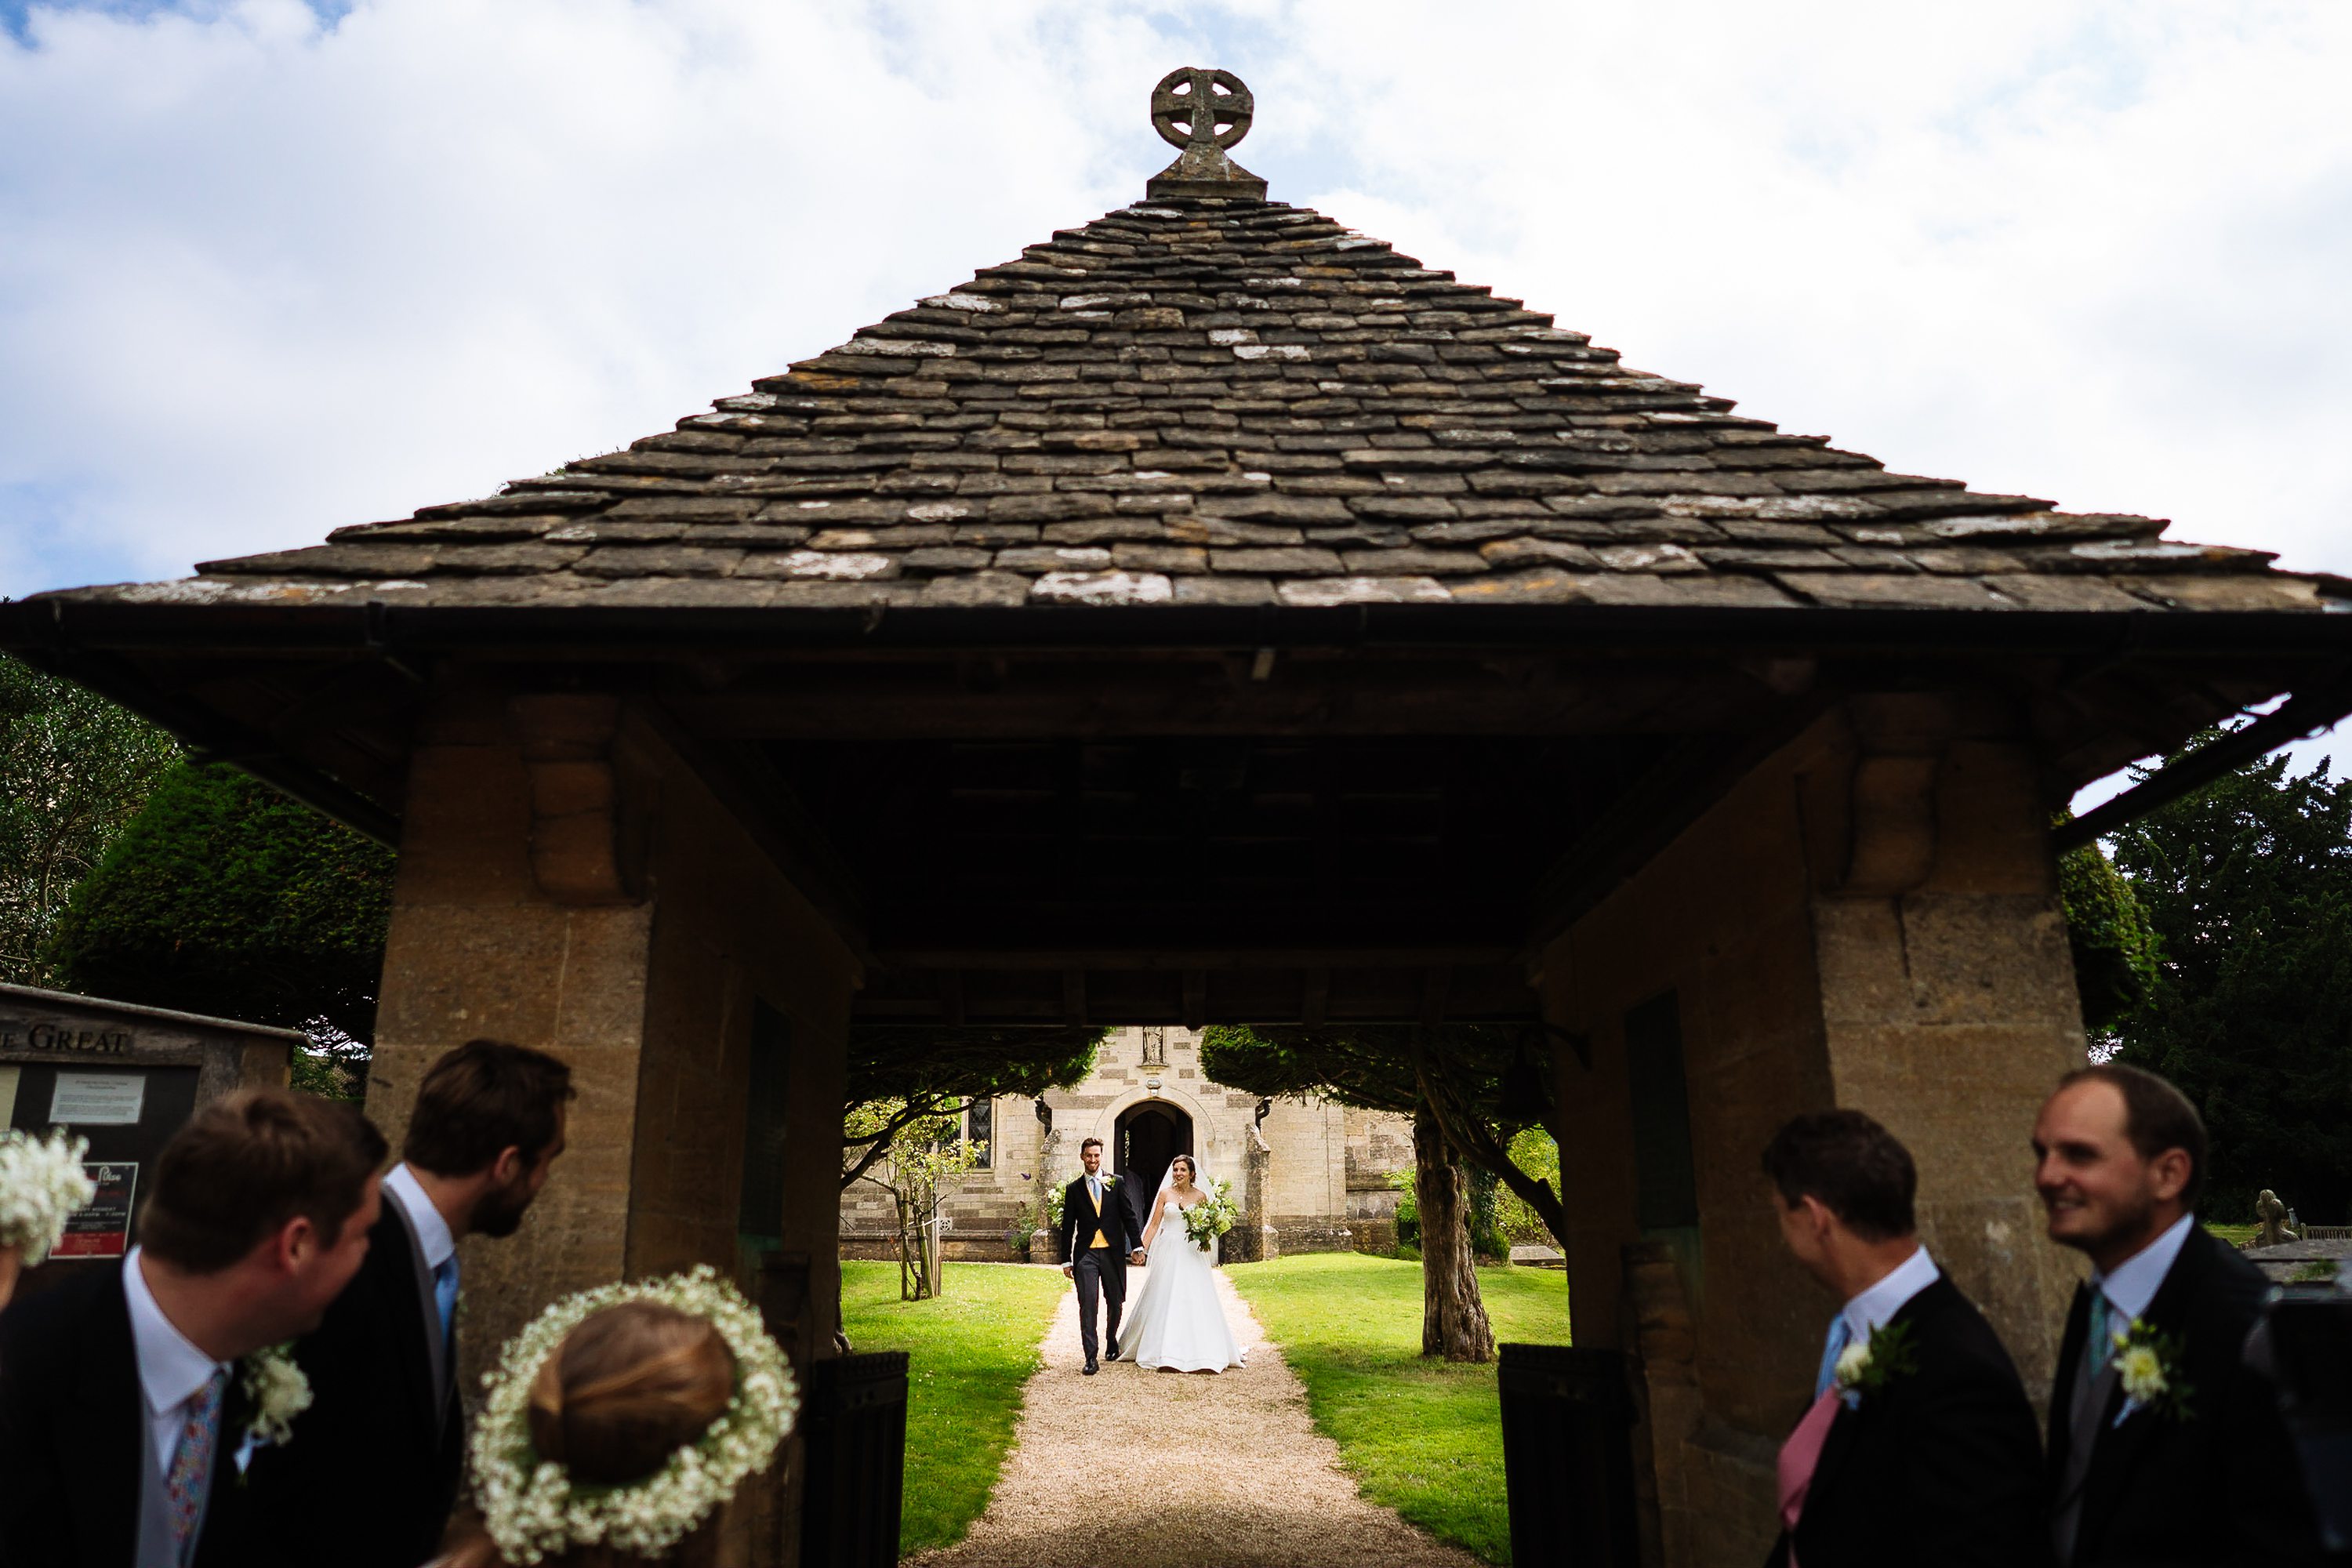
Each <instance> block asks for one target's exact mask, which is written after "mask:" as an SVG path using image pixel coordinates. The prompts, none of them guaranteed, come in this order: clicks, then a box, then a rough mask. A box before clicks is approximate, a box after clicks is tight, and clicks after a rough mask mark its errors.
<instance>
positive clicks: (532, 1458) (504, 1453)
mask: <svg viewBox="0 0 2352 1568" xmlns="http://www.w3.org/2000/svg"><path fill="white" fill-rule="evenodd" d="M626 1301H651V1302H654V1303H656V1304H657V1305H660V1306H664V1307H669V1308H673V1309H675V1310H677V1311H680V1312H684V1313H686V1314H687V1315H688V1316H689V1317H696V1318H703V1319H707V1320H709V1322H710V1324H711V1326H712V1327H713V1328H716V1329H717V1330H718V1331H719V1337H720V1338H721V1339H723V1340H725V1341H726V1342H727V1348H728V1349H729V1350H730V1351H731V1352H734V1356H735V1394H734V1397H733V1398H731V1399H730V1400H729V1401H728V1402H727V1408H726V1409H725V1410H724V1411H723V1412H721V1413H720V1415H719V1419H718V1420H716V1421H713V1422H712V1423H711V1424H710V1426H709V1430H708V1431H706V1432H704V1433H703V1435H702V1436H700V1437H699V1438H698V1439H696V1440H695V1441H694V1442H693V1443H691V1444H689V1445H688V1446H687V1447H682V1448H680V1449H678V1450H677V1452H676V1453H674V1454H672V1455H671V1456H670V1457H669V1461H668V1463H667V1464H665V1465H664V1466H663V1467H662V1468H660V1469H658V1470H656V1471H655V1472H654V1473H653V1474H652V1475H650V1476H647V1477H646V1478H645V1479H642V1480H636V1481H631V1482H629V1483H628V1484H626V1485H625V1486H617V1487H600V1486H590V1485H586V1484H581V1485H577V1486H575V1485H574V1484H573V1483H572V1477H571V1473H570V1472H569V1471H568V1470H566V1469H565V1468H564V1467H563V1466H562V1465H560V1464H557V1463H556V1462H555V1461H553V1460H551V1459H543V1458H541V1457H540V1455H539V1451H538V1450H537V1449H536V1448H535V1447H533V1446H532V1444H531V1440H530V1385H531V1380H532V1379H533V1378H534V1377H536V1376H537V1375H538V1374H539V1369H540V1365H541V1363H543V1362H545V1361H546V1360H547V1358H548V1357H549V1356H551V1355H553V1354H554V1353H555V1352H556V1349H557V1347H558V1346H560V1345H562V1343H563V1339H564V1336H565V1335H567V1334H569V1333H570V1332H571V1331H572V1330H573V1329H575V1328H577V1327H578V1326H579V1325H580V1324H581V1323H582V1322H583V1321H586V1320H587V1319H588V1318H589V1317H591V1316H593V1314H595V1313H597V1312H601V1311H603V1310H604V1309H605V1308H607V1307H617V1306H619V1305H621V1304H622V1303H624V1302H626ZM482 1384H483V1386H484V1387H485V1388H487V1389H488V1391H489V1392H488V1399H487V1400H486V1402H485V1405H484V1408H483V1412H482V1419H481V1422H480V1424H479V1425H478V1426H476V1427H475V1428H474V1440H473V1445H472V1447H473V1459H474V1492H475V1500H476V1501H477V1502H478V1504H479V1505H480V1506H481V1510H482V1522H483V1523H484V1525H485V1526H486V1527H487V1528H488V1531H489V1532H490V1539H491V1540H492V1541H493V1542H496V1543H497V1545H498V1548H499V1553H500V1554H501V1555H502V1556H504V1557H505V1558H506V1560H507V1561H508V1562H509V1563H538V1562H541V1561H543V1560H544V1559H546V1558H547V1557H549V1556H551V1555H553V1554H554V1553H556V1552H563V1551H565V1550H567V1549H569V1548H571V1547H574V1546H599V1545H602V1546H610V1547H613V1548H614V1549H615V1550H617V1551H621V1552H632V1553H635V1555H637V1556H640V1557H658V1556H659V1555H661V1554H662V1553H663V1552H667V1551H668V1550H669V1549H670V1548H671V1547H673V1546H675V1545H677V1543H678V1542H680V1541H682V1540H684V1539H685V1538H686V1536H687V1534H688V1532H689V1531H692V1530H693V1529H694V1528H695V1527H696V1526H697V1525H698V1524H700V1523H701V1522H702V1521H704V1520H706V1519H708V1518H709V1517H710V1515H711V1513H712V1512H713V1511H715V1510H717V1509H718V1508H719V1505H720V1504H722V1503H724V1502H725V1501H727V1500H728V1499H730V1498H731V1497H733V1496H734V1495H735V1489H736V1488H737V1487H739V1486H740V1485H741V1484H742V1483H743V1480H744V1478H746V1477H748V1476H751V1475H753V1474H755V1473H757V1472H758V1471H759V1470H761V1468H764V1467H765V1466H766V1465H767V1463H768V1461H769V1460H770V1459H772V1458H774V1457H775V1452H776V1447H777V1446H778V1445H779V1444H781V1443H782V1441H783V1440H784V1438H785V1437H786V1436H790V1435H791V1433H792V1429H793V1418H794V1416H795V1415H796V1414H797V1413H798V1411H799V1409H800V1392H799V1390H798V1389H796V1388H795V1387H794V1386H793V1369H792V1367H791V1365H790V1364H789V1363H787V1362H786V1361H785V1359H784V1352H782V1350H781V1349H779V1348H778V1347H777V1344H776V1342H775V1341H774V1340H772V1339H771V1338H769V1337H768V1331H767V1330H766V1329H765V1328H763V1327H761V1322H760V1315H759V1313H758V1312H756V1311H754V1310H752V1308H751V1303H750V1302H748V1301H746V1300H743V1298H742V1296H741V1295H740V1294H739V1293H738V1292H737V1291H736V1289H735V1288H734V1287H733V1286H732V1285H730V1284H729V1283H728V1282H727V1281H726V1280H724V1279H720V1278H719V1275H718V1273H717V1272H716V1271H715V1270H713V1269H712V1268H710V1267H709V1265H708V1264H704V1265H701V1266H699V1267H697V1268H694V1269H693V1270H692V1271H691V1272H688V1273H685V1274H674V1275H671V1276H670V1277H669V1278H667V1279H645V1280H637V1281H635V1282H632V1283H628V1284H621V1285H604V1286H600V1287H598V1288H597V1289H593V1290H583V1291H582V1292H580V1293H579V1294H578V1295H576V1296H567V1297H565V1298H564V1299H563V1300H561V1301H558V1302H556V1303H555V1304H554V1305H553V1306H551V1307H550V1308H548V1309H547V1310H545V1311H544V1312H541V1314H540V1315H539V1316H538V1318H537V1319H535V1320H533V1321H532V1322H531V1324H530V1327H529V1328H527V1329H525V1330H523V1331H522V1332H521V1333H520V1334H517V1335H516V1336H515V1337H514V1338H513V1339H511V1340H509V1342H507V1345H506V1348H505V1349H504V1350H502V1351H500V1352H499V1368H498V1370H497V1371H496V1372H493V1373H488V1374H487V1375H486V1376H485V1377H484V1378H483V1379H482Z"/></svg>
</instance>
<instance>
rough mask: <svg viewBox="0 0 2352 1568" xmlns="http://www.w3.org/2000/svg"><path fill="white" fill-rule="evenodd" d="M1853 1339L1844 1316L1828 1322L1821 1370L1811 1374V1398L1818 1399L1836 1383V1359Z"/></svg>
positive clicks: (1841, 1315)
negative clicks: (1827, 1334)
mask: <svg viewBox="0 0 2352 1568" xmlns="http://www.w3.org/2000/svg"><path fill="white" fill-rule="evenodd" d="M1852 1341H1853V1330H1852V1329H1850V1328H1848V1327H1846V1321H1845V1314H1844V1313H1843V1312H1840V1313H1839V1314H1838V1315H1837V1316H1836V1317H1834V1318H1832V1319H1831V1320H1830V1337H1829V1342H1828V1343H1826V1344H1824V1345H1823V1346H1822V1369H1821V1371H1819V1372H1817V1373H1814V1374H1813V1397H1814V1398H1815V1399H1819V1398H1820V1397H1821V1396H1822V1394H1827V1393H1828V1392H1829V1391H1830V1384H1833V1383H1835V1382H1836V1381H1837V1363H1838V1357H1840V1356H1842V1355H1843V1354H1844V1353H1845V1347H1846V1346H1847V1344H1848V1343H1850V1342H1852Z"/></svg>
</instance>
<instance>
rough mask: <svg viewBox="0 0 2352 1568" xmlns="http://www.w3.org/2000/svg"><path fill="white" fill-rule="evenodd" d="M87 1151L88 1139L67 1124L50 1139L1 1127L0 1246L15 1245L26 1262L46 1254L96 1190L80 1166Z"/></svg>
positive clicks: (37, 1259)
mask: <svg viewBox="0 0 2352 1568" xmlns="http://www.w3.org/2000/svg"><path fill="white" fill-rule="evenodd" d="M88 1153H89V1139H87V1138H77V1137H74V1136H72V1135H71V1134H69V1133H68V1132H66V1131H64V1130H63V1129H59V1130H58V1131H53V1132H51V1133H50V1134H49V1135H48V1136H47V1138H36V1137H34V1136H33V1135H32V1134H30V1133H28V1132H0V1247H14V1248H16V1250H17V1251H18V1252H19V1253H21V1254H22V1255H23V1257H24V1259H25V1262H26V1264H27V1265H28V1266H29V1265H31V1264H36V1263H38V1262H40V1261H41V1260H42V1259H43V1258H47V1257H48V1255H49V1249H50V1248H51V1247H55V1246H57V1244H58V1237H62V1236H63V1235H65V1231H66V1216H68V1215H70V1214H72V1213H73V1212H74V1210H76V1209H78V1208H80V1207H82V1206H83V1205H86V1204H88V1203H89V1201H90V1200H91V1199H92V1198H94V1197H96V1196H97V1195H98V1184H97V1183H95V1182H93V1181H91V1180H90V1179H89V1173H88V1172H86V1171H84V1170H83V1169H82V1168H81V1167H82V1157H83V1156H84V1155H86V1154H88Z"/></svg>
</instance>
